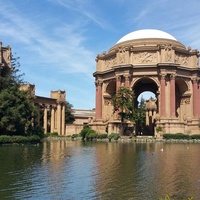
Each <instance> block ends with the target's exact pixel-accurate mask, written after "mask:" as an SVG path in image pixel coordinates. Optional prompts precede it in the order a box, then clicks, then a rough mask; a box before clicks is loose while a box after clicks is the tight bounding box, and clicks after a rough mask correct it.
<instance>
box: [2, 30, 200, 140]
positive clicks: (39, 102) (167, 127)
mask: <svg viewBox="0 0 200 200" xmlns="http://www.w3.org/2000/svg"><path fill="white" fill-rule="evenodd" d="M10 58H11V48H10V47H9V46H8V47H3V46H2V44H1V46H0V69H1V70H2V69H3V68H5V67H10V66H11V65H10V62H11V60H10ZM94 65H95V62H94ZM93 76H94V79H95V81H94V82H95V86H96V94H95V95H96V106H95V109H94V110H84V109H83V110H81V109H79V110H78V109H74V110H73V111H74V113H73V114H74V116H75V121H74V122H73V123H72V124H65V104H64V102H65V101H66V100H67V97H66V92H65V91H64V90H57V91H51V92H50V97H49V98H47V97H42V96H37V95H35V90H37V88H38V87H40V86H39V85H38V86H36V88H35V85H32V84H29V83H28V84H25V85H22V86H21V89H22V90H28V89H30V90H31V91H32V95H33V98H34V103H35V105H36V107H37V109H39V110H42V112H43V121H42V123H43V124H42V126H43V128H44V131H45V132H51V133H53V132H57V133H58V134H59V135H63V136H64V135H65V136H67V135H72V134H78V133H80V131H81V130H82V129H83V127H84V125H86V124H87V125H89V126H90V127H91V128H92V129H93V130H95V131H97V132H98V133H105V130H107V133H108V134H111V133H119V132H120V127H121V120H120V117H119V112H120V109H119V110H118V111H117V112H113V103H112V99H113V97H114V96H115V95H116V93H117V92H118V90H119V88H121V87H123V88H128V89H130V90H131V91H133V93H134V101H133V104H134V106H135V107H137V106H139V99H138V97H139V96H140V95H141V94H142V93H143V92H151V93H153V94H154V95H155V98H150V99H149V100H146V102H145V126H147V127H148V129H146V131H143V130H141V127H140V128H139V126H138V124H137V122H134V121H130V120H127V119H126V120H125V121H124V122H123V123H124V125H125V126H124V132H123V133H122V134H123V135H127V136H135V135H141V134H144V135H148V136H157V137H162V134H164V133H170V134H174V133H183V134H188V135H191V134H199V133H200V121H199V119H200V104H199V99H200V68H199V51H198V50H196V49H192V47H186V46H185V45H184V44H182V43H181V42H180V41H178V40H177V39H176V38H174V37H173V36H172V35H170V34H169V33H166V32H164V31H160V30H155V29H144V30H138V31H134V32H131V33H128V34H127V35H125V36H124V37H122V38H121V39H119V40H118V41H116V44H115V45H114V46H112V47H110V49H108V50H107V51H104V52H103V53H100V54H98V55H97V56H96V70H94V73H93ZM66 81H67V80H66ZM61 87H62V86H61ZM72 103H73V102H72ZM47 113H50V114H49V115H50V117H49V118H48V117H47V115H48V114H47ZM158 127H159V131H157V130H158Z"/></svg>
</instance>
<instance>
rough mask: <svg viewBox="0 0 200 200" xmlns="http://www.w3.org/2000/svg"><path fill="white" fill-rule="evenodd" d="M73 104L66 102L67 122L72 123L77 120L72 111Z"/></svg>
mask: <svg viewBox="0 0 200 200" xmlns="http://www.w3.org/2000/svg"><path fill="white" fill-rule="evenodd" d="M72 108H73V105H72V104H70V103H69V102H67V101H66V102H65V123H66V124H72V123H73V122H74V121H75V117H74V115H73V111H72Z"/></svg>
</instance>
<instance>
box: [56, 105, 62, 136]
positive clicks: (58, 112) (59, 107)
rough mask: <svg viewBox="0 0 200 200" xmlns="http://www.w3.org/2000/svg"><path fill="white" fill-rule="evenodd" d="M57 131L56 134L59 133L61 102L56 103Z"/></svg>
mask: <svg viewBox="0 0 200 200" xmlns="http://www.w3.org/2000/svg"><path fill="white" fill-rule="evenodd" d="M57 131H58V135H61V103H60V102H58V105H57Z"/></svg>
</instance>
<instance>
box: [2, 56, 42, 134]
mask: <svg viewBox="0 0 200 200" xmlns="http://www.w3.org/2000/svg"><path fill="white" fill-rule="evenodd" d="M18 59H19V58H14V57H13V56H11V68H9V67H8V66H5V67H3V68H1V69H0V83H3V84H1V88H0V134H1V135H2V134H7V135H31V134H33V133H36V131H37V130H41V129H40V128H39V127H37V126H36V122H35V120H34V119H36V116H37V112H36V108H35V106H34V101H33V98H32V97H31V94H30V91H23V90H20V85H21V84H23V80H22V76H23V74H18V73H19V66H20V64H19V62H18Z"/></svg>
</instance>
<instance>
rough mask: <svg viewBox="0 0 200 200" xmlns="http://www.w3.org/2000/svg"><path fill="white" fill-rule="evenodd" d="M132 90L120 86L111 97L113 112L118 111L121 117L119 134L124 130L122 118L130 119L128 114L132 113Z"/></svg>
mask: <svg viewBox="0 0 200 200" xmlns="http://www.w3.org/2000/svg"><path fill="white" fill-rule="evenodd" d="M133 102H134V92H133V91H132V90H131V89H129V88H126V87H120V88H119V89H118V90H117V93H116V95H115V96H114V97H113V99H112V104H113V107H114V111H113V112H114V113H116V112H117V113H118V115H119V116H120V119H121V130H120V134H123V131H124V127H123V125H124V120H125V119H130V116H132V115H133V114H134V105H133Z"/></svg>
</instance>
